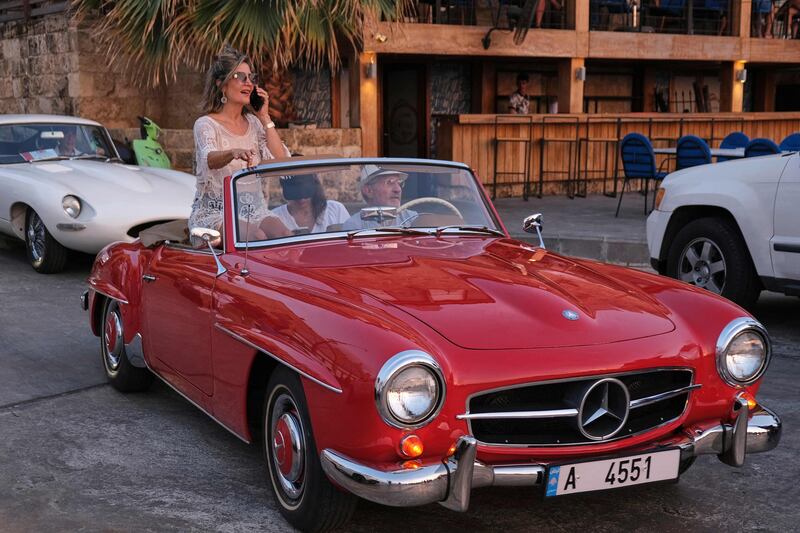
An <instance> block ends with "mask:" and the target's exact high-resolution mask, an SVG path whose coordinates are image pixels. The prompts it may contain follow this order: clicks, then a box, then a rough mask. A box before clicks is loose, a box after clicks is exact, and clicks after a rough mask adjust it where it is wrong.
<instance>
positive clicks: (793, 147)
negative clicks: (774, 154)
mask: <svg viewBox="0 0 800 533" xmlns="http://www.w3.org/2000/svg"><path fill="white" fill-rule="evenodd" d="M778 148H779V149H780V151H781V152H800V133H792V134H791V135H789V136H787V137H786V138H785V139H784V140H782V141H781V145H780V146H779V147H778Z"/></svg>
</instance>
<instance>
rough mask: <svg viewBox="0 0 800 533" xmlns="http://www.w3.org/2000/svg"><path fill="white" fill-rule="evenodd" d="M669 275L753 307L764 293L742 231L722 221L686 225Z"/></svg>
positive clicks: (677, 238) (671, 254)
mask: <svg viewBox="0 0 800 533" xmlns="http://www.w3.org/2000/svg"><path fill="white" fill-rule="evenodd" d="M667 275H669V276H670V277H673V278H675V279H680V280H683V281H685V282H687V283H691V284H692V285H696V286H698V287H703V288H705V289H708V290H709V291H711V292H714V293H716V294H720V295H722V296H724V297H725V298H727V299H729V300H731V301H733V302H736V303H737V304H739V305H741V306H742V307H752V306H753V305H754V304H755V302H756V300H757V299H758V295H759V293H760V292H761V283H760V281H759V280H758V277H757V275H756V271H755V268H754V267H753V263H752V261H751V260H750V254H749V253H748V251H747V246H746V245H745V243H744V241H743V240H742V237H741V236H740V235H739V232H738V231H736V228H735V227H734V226H733V225H732V224H731V223H730V222H728V221H726V220H723V219H720V218H700V219H697V220H693V221H692V222H690V223H688V224H687V225H686V226H684V227H683V228H682V229H681V230H680V231H679V232H678V234H677V235H676V236H675V239H674V240H673V242H672V244H671V245H670V247H669V252H668V254H667Z"/></svg>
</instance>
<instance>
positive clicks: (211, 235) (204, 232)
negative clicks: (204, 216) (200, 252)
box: [191, 228, 222, 242]
mask: <svg viewBox="0 0 800 533" xmlns="http://www.w3.org/2000/svg"><path fill="white" fill-rule="evenodd" d="M191 235H192V237H197V238H198V239H202V240H204V241H205V242H213V241H216V240H219V239H220V238H222V235H221V234H220V232H219V231H217V230H215V229H210V228H192V231H191Z"/></svg>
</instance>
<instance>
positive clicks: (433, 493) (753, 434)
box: [320, 400, 781, 511]
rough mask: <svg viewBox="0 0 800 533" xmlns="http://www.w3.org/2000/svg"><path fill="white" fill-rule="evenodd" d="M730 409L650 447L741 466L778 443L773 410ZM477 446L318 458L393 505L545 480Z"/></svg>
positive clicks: (460, 506)
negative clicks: (437, 455)
mask: <svg viewBox="0 0 800 533" xmlns="http://www.w3.org/2000/svg"><path fill="white" fill-rule="evenodd" d="M734 413H735V415H736V416H735V420H734V422H733V423H732V424H711V425H707V426H694V427H691V428H689V429H687V430H686V431H685V432H684V433H682V434H680V435H678V436H673V437H670V438H669V439H666V440H664V441H660V442H657V443H655V444H652V445H650V446H649V447H648V449H652V450H653V451H655V450H658V449H659V448H665V447H670V448H672V447H678V448H680V449H681V460H682V461H683V460H686V459H689V458H691V457H696V456H698V455H707V454H716V455H718V456H719V458H720V460H721V461H722V462H724V463H726V464H729V465H731V466H741V465H742V464H744V460H745V456H746V454H747V453H759V452H767V451H769V450H772V449H773V448H775V446H777V445H778V442H779V441H780V438H781V421H780V418H778V416H777V415H776V414H775V413H773V412H772V411H770V410H769V409H767V408H765V407H761V406H758V407H756V409H755V410H754V411H753V412H752V413H751V412H749V409H748V407H747V402H746V401H744V400H737V401H736V404H735V405H734ZM477 447H478V444H477V441H476V440H475V438H474V437H472V436H463V437H461V438H460V439H459V440H458V443H457V445H456V452H455V453H454V454H453V455H452V456H450V457H448V458H446V459H444V460H443V461H442V462H438V463H435V464H431V465H427V466H422V467H420V468H417V469H405V468H404V469H398V470H378V469H375V468H372V467H369V466H366V465H363V464H361V463H358V462H356V461H354V460H352V459H350V458H348V457H345V456H344V455H341V454H340V453H338V452H336V451H334V450H331V449H326V450H323V451H322V453H321V455H320V460H321V462H322V469H323V470H324V471H325V473H326V474H327V475H328V477H329V478H330V479H331V480H332V481H333V482H334V483H336V484H337V485H339V486H341V487H342V488H344V489H347V490H348V491H350V492H352V493H353V494H355V495H356V496H359V497H361V498H364V499H365V500H370V501H373V502H376V503H380V504H383V505H391V506H396V507H410V506H415V505H425V504H428V503H433V502H439V503H440V504H441V505H443V506H445V507H447V508H448V509H452V510H454V511H466V510H467V508H468V507H469V498H470V493H471V491H472V489H475V488H479V487H489V486H534V485H541V484H542V483H543V482H544V476H545V470H546V468H547V466H546V465H542V464H525V465H499V466H491V465H487V464H484V463H482V462H481V461H478V460H477V459H476V453H477ZM630 451H631V452H632V453H636V452H641V451H642V450H639V449H637V450H630Z"/></svg>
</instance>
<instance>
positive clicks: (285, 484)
mask: <svg viewBox="0 0 800 533" xmlns="http://www.w3.org/2000/svg"><path fill="white" fill-rule="evenodd" d="M263 413H264V416H263V429H264V432H263V435H264V440H263V447H264V459H265V461H266V463H267V471H268V473H269V480H270V484H271V486H272V492H273V494H274V495H275V499H276V500H277V502H278V505H279V508H280V511H281V514H282V515H283V517H284V518H285V519H286V520H287V521H288V522H289V523H290V524H291V525H292V526H294V527H296V528H297V529H299V530H301V531H328V530H331V529H336V528H338V527H341V526H342V525H344V524H345V523H346V522H347V521H348V520H349V519H350V517H351V516H352V514H353V511H354V510H355V506H356V502H357V498H356V497H355V496H354V495H352V494H350V493H348V492H343V491H341V490H339V489H337V488H336V487H334V486H333V485H332V484H331V482H330V481H329V480H328V478H327V477H326V476H325V473H324V472H323V471H322V465H321V464H320V461H319V454H317V447H316V444H315V442H314V434H313V432H312V430H311V419H310V417H309V415H308V409H307V407H306V402H305V394H304V393H303V387H302V384H301V383H300V379H299V378H298V377H297V375H296V374H294V373H293V372H291V371H289V370H288V369H286V368H282V367H281V368H278V369H276V370H275V372H274V373H273V374H272V376H271V377H270V380H269V383H268V385H267V395H266V399H265V401H264V411H263Z"/></svg>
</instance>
